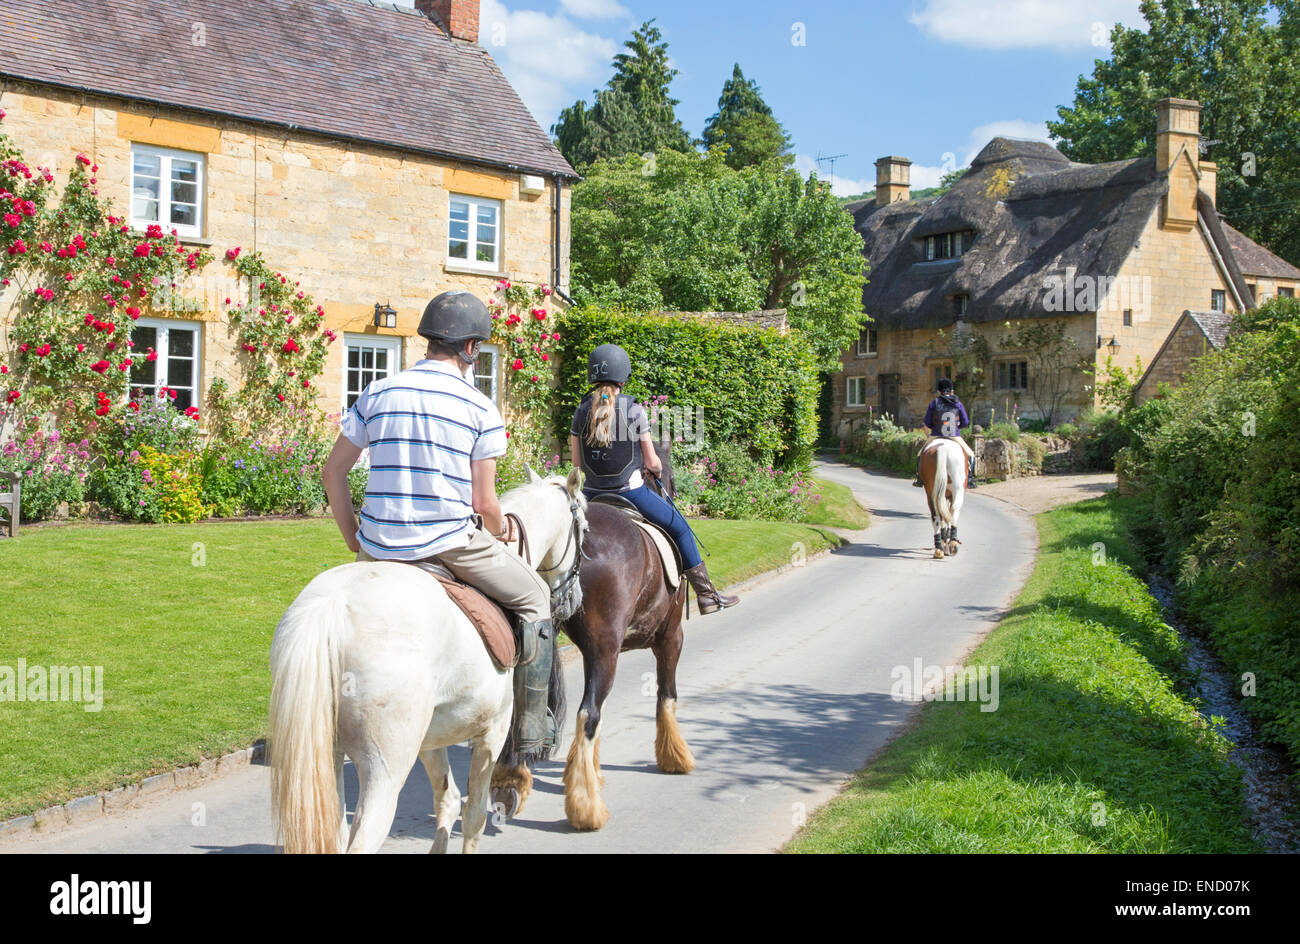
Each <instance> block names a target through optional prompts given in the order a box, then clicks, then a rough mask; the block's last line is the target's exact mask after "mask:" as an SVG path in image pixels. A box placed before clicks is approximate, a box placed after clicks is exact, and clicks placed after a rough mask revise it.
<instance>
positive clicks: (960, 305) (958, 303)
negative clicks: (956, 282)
mask: <svg viewBox="0 0 1300 944" xmlns="http://www.w3.org/2000/svg"><path fill="white" fill-rule="evenodd" d="M969 304H970V296H969V295H966V294H960V295H954V296H953V297H952V313H953V314H954V315H956V316H957V317H958V318H960V317H961V316H962V315H964V314H966V307H967V305H969Z"/></svg>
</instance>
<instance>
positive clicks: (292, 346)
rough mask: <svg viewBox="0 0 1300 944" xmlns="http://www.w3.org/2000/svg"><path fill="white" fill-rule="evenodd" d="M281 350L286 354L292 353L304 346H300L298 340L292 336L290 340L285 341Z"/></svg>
mask: <svg viewBox="0 0 1300 944" xmlns="http://www.w3.org/2000/svg"><path fill="white" fill-rule="evenodd" d="M280 350H282V351H284V353H286V354H292V353H294V352H295V351H300V350H302V348H300V347H298V342H297V341H295V340H294V339H293V338H290V339H289V340H287V341H285V342H284V346H283V347H281V348H280Z"/></svg>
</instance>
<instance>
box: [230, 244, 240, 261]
mask: <svg viewBox="0 0 1300 944" xmlns="http://www.w3.org/2000/svg"><path fill="white" fill-rule="evenodd" d="M242 248H243V247H242V246H236V247H235V248H234V249H227V250H226V258H227V259H229V260H230V261H231V262H234V261H235V260H236V259H238V258H239V250H240V249H242Z"/></svg>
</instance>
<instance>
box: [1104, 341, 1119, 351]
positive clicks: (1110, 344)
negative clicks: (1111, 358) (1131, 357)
mask: <svg viewBox="0 0 1300 944" xmlns="http://www.w3.org/2000/svg"><path fill="white" fill-rule="evenodd" d="M1118 350H1119V342H1118V341H1116V340H1115V339H1114V338H1113V337H1112V338H1111V339H1110V340H1109V341H1107V342H1106V353H1107V354H1114V353H1115V352H1116V351H1118Z"/></svg>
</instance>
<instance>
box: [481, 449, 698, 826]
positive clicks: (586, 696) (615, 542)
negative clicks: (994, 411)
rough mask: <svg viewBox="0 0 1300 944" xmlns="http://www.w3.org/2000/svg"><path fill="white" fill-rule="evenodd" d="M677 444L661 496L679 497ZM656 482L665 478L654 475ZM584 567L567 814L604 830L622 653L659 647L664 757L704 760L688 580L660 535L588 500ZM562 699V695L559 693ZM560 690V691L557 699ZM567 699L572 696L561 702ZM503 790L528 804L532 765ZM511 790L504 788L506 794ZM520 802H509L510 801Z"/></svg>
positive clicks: (507, 772)
mask: <svg viewBox="0 0 1300 944" xmlns="http://www.w3.org/2000/svg"><path fill="white" fill-rule="evenodd" d="M669 445H670V444H667V443H660V444H658V445H657V446H656V452H658V454H659V458H660V461H661V462H662V463H663V477H662V481H661V482H659V483H658V486H659V488H660V492H661V494H662V493H664V491H666V492H667V494H668V495H669V496H671V495H672V465H671V461H670V455H669V451H670V450H669ZM645 476H646V481H647V482H649V483H650V484H651V487H655V485H656V481H657V480H656V479H654V478H653V477H652V476H650V475H649V474H648V473H645ZM582 551H583V559H582V562H581V569H580V571H579V582H580V584H581V588H582V603H581V605H580V607H579V608H578V609H577V611H576V612H575V613H574V614H573V615H572V616H570V617H568V618H567V619H566V620H565V621H564V624H563V628H564V632H565V633H566V634H567V635H568V637H569V638H570V639H571V640H573V643H574V645H576V646H577V647H578V650H579V651H580V652H581V653H582V667H583V679H584V683H583V692H582V703H581V704H580V705H579V706H578V718H577V725H576V730H575V731H574V734H573V744H572V746H570V748H569V755H568V759H567V761H566V763H565V768H564V813H565V816H566V817H567V818H568V820H569V823H570V825H572V826H573V827H574V828H575V829H582V830H591V829H600V828H601V827H602V826H604V825H605V823H606V822H608V821H609V808H608V807H607V806H606V805H605V801H604V800H603V799H602V798H601V795H600V789H601V787H602V786H604V779H605V778H604V777H603V776H602V775H601V773H600V722H601V707H602V705H604V703H605V698H606V697H607V696H608V695H609V691H610V688H611V687H612V686H613V684H614V670H615V665H616V663H617V661H618V655H619V653H620V652H626V651H628V650H630V649H647V648H648V649H650V650H651V651H653V652H654V654H655V661H656V663H657V668H658V673H657V674H658V701H657V705H656V712H655V729H656V733H655V760H656V761H657V763H658V765H659V769H660V770H662V771H664V772H665V773H681V774H684V773H688V772H690V771H691V770H692V769H693V768H694V767H695V758H694V756H692V754H691V749H690V748H689V747H688V746H687V744H686V742H685V740H683V739H682V735H681V731H680V729H679V728H678V726H677V659H678V657H679V656H680V655H681V651H682V640H683V633H682V615H683V609H684V604H685V602H686V587H687V582H686V580H685V578H681V580H680V582H679V584H678V586H677V588H676V589H675V590H674V589H673V588H671V587H669V586H668V581H667V579H666V577H665V574H664V568H663V563H662V561H661V560H660V558H659V553H658V551H657V550H656V549H655V546H654V544H653V543H652V542H651V540H650V538H649V537H648V536H647V535H646V534H645V532H644V531H642V530H641V529H640V528H639V527H637V526H636V525H635V524H633V523H632V521H631V519H629V517H628V516H627V514H626V513H625V512H623V511H621V510H619V509H618V508H617V507H614V506H612V505H608V504H604V503H601V502H591V503H589V504H588V506H587V532H586V536H585V537H584V539H583V543H582ZM552 695H553V698H556V700H560V699H562V693H557V692H555V691H554V689H553V690H552ZM556 696H558V697H556ZM561 703H562V702H561ZM493 779H494V787H497V788H502V789H503V791H508V790H512V789H513V790H514V791H516V793H517V795H518V798H519V803H518V806H517V807H516V809H522V807H523V801H524V800H525V799H526V798H527V795H528V792H529V790H530V789H531V787H532V775H531V774H530V773H529V771H528V768H527V766H525V765H524V764H523V763H515V764H513V765H511V764H509V763H507V764H502V765H498V767H497V773H496V774H495V775H494V778H493ZM507 795H508V794H507V793H505V792H502V793H500V794H498V793H494V795H493V796H494V800H495V799H497V797H498V796H502V797H505V796H507ZM510 805H513V804H509V803H507V808H509V806H510Z"/></svg>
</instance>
